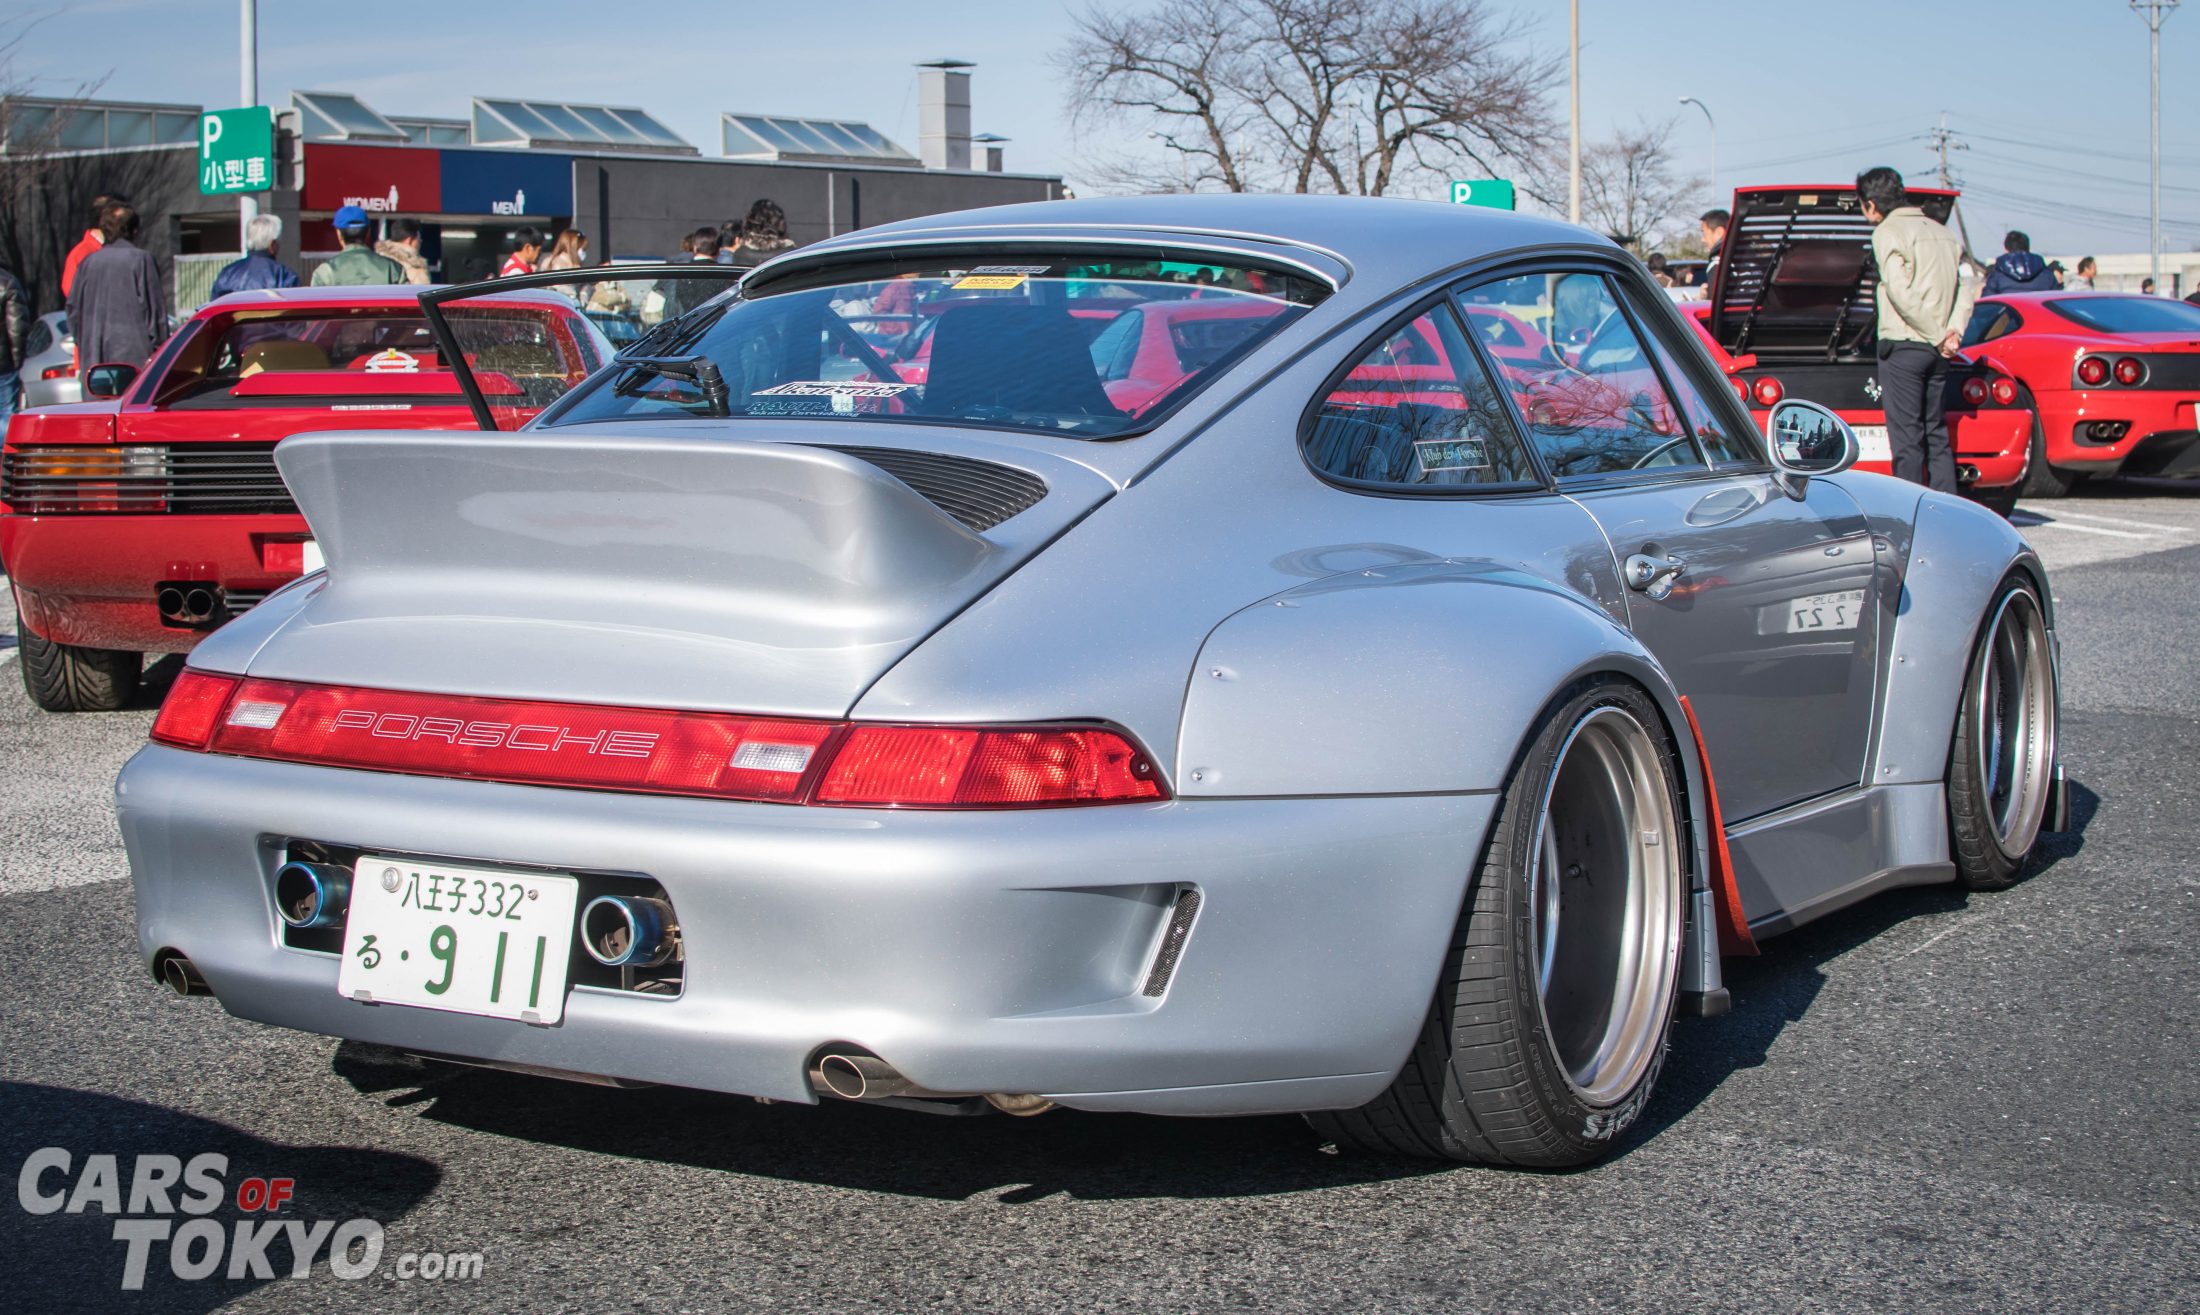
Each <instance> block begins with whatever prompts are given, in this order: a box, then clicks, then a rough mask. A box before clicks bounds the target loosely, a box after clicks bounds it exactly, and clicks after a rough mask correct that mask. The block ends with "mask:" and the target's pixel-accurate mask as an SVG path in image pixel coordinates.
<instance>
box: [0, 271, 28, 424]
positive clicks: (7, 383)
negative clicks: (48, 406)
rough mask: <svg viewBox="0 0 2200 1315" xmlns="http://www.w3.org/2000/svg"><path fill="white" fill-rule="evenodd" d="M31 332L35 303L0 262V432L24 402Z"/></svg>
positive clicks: (12, 273) (11, 272) (13, 272)
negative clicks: (22, 371) (26, 345)
mask: <svg viewBox="0 0 2200 1315" xmlns="http://www.w3.org/2000/svg"><path fill="white" fill-rule="evenodd" d="M30 334H31V304H30V302H29V301H28V300H27V299H26V298H25V297H24V296H23V284H22V283H21V282H20V281H19V280H17V278H16V277H15V271H14V270H12V269H9V268H8V267H7V266H5V265H0V432H5V431H6V429H7V427H8V417H9V416H11V415H14V414H15V408H16V407H17V406H18V405H20V404H21V403H22V401H23V380H22V379H21V378H20V377H19V376H18V375H17V374H16V371H17V370H20V369H22V368H23V345H24V342H25V340H27V339H28V338H29V337H30Z"/></svg>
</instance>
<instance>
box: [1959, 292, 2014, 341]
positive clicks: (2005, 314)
mask: <svg viewBox="0 0 2200 1315" xmlns="http://www.w3.org/2000/svg"><path fill="white" fill-rule="evenodd" d="M2022 322H2023V321H2021V320H2019V319H2018V318H2017V313H2016V312H2015V311H2014V310H2011V309H2010V308H2009V307H2007V306H1997V305H1995V304H1993V303H1992V302H1987V303H1986V304H1984V305H1982V306H1978V307H1975V308H1973V309H1972V311H1971V322H1970V324H1968V325H1966V326H1965V327H1964V330H1963V345H1964V346H1966V347H1975V346H1977V345H1978V344H1980V343H1982V342H1992V341H1993V340H1994V339H1996V338H1999V337H2001V336H2002V335H2003V334H2006V333H2009V332H2012V331H2013V330H2015V328H2016V327H2017V325H2019V324H2020V323H2022Z"/></svg>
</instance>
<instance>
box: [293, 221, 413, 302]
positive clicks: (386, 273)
mask: <svg viewBox="0 0 2200 1315" xmlns="http://www.w3.org/2000/svg"><path fill="white" fill-rule="evenodd" d="M333 222H334V224H335V226H336V236H337V239H338V240H339V241H341V242H342V243H343V244H344V249H343V250H342V251H339V252H337V253H336V254H335V255H333V256H330V257H329V258H328V259H327V260H324V261H322V262H321V267H320V268H319V269H316V270H314V271H313V286H314V287H317V288H328V287H342V286H345V285H349V284H361V285H365V286H370V287H380V286H382V285H383V284H387V283H403V282H404V281H405V270H404V267H403V266H401V265H399V264H398V263H397V262H396V261H394V260H391V259H390V258H389V257H388V256H378V255H376V254H374V249H373V248H372V247H369V246H368V245H367V237H368V235H369V233H370V232H371V231H372V230H371V229H370V228H369V227H368V224H367V212H366V211H364V210H362V209H360V208H359V207H358V206H355V205H347V206H345V207H344V208H343V209H341V210H339V211H337V212H336V218H335V220H334V221H333Z"/></svg>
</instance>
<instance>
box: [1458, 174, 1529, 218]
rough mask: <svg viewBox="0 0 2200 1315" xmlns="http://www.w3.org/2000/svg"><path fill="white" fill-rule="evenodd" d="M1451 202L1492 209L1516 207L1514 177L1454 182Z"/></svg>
mask: <svg viewBox="0 0 2200 1315" xmlns="http://www.w3.org/2000/svg"><path fill="white" fill-rule="evenodd" d="M1451 203H1452V204H1453V205H1480V206H1488V207H1489V208H1490V209H1492V210H1512V209H1515V208H1516V207H1515V206H1514V205H1513V184H1512V179H1510V178H1477V179H1474V180H1473V181H1471V182H1454V183H1453V184H1452V185H1451Z"/></svg>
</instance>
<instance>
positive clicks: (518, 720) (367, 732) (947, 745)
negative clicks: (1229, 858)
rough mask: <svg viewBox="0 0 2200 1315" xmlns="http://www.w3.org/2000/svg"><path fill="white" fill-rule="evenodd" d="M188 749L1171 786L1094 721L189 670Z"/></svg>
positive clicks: (922, 804)
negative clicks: (820, 710) (863, 719)
mask: <svg viewBox="0 0 2200 1315" xmlns="http://www.w3.org/2000/svg"><path fill="white" fill-rule="evenodd" d="M153 739H154V740H156V741H158V742H159V743H162V744H167V745H172V746H174V747H177V748H183V749H198V750H205V751H208V752H213V753H221V754H231V755H235V756H238V757H245V758H270V759H276V760H279V761H283V762H298V763H313V764H318V765H322V766H329V767H350V768H359V769H363V770H367V771H379V772H402V773H407V774H411V775H419V776H441V777H458V778H464V779H469V780H483V781H504V782H510V783H513V784H520V785H550V786H564V787H569V788H575V789H587V790H612V791H622V792H630V793H641V794H672V795H691V796H696V797H700V798H710V799H738V800H747V801H751V802H756V803H781V804H822V805H834V806H841V807H860V808H1046V807H1062V806H1065V805H1076V804H1100V803H1134V802H1139V801H1143V800H1156V799H1166V798H1168V792H1167V790H1166V789H1165V788H1164V787H1163V786H1162V784H1161V781H1160V773H1159V772H1158V771H1157V770H1156V769H1155V767H1154V765H1153V762H1152V760H1151V759H1150V758H1149V757H1147V755H1146V754H1145V753H1144V752H1143V751H1142V750H1140V749H1139V748H1138V747H1137V746H1136V745H1135V744H1133V743H1132V742H1131V741H1130V740H1129V738H1128V737H1126V736H1124V735H1123V734H1122V733H1121V732H1119V731H1114V730H1109V729H1107V728H1104V727H1097V726H963V727H956V726H870V725H854V724H851V723H847V722H830V721H806V720H797V719H793V718H779V717H746V716H739V715H732V714H726V713H711V712H676V711H670V710H663V709H651V708H619V707H606V706H601V705H596V704H574V703H544V702H538V701H534V700H525V699H493V698H475V697H471V696H466V695H456V694H417V693H405V692H401V691H394V690H372V689H354V688H349V687H343V686H333V685H306V684H297V683H293V682H289V681H275V680H258V679H239V678H237V677H234V676H222V675H216V674H213V673H210V672H203V671H196V670H190V669H186V670H185V671H184V672H183V673H182V674H181V675H180V676H178V677H177V678H176V683H175V685H174V686H173V687H172V688H171V689H170V690H169V692H168V699H167V701H166V702H165V703H163V704H162V705H161V710H160V716H159V717H158V719H157V720H155V722H154V724H153Z"/></svg>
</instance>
